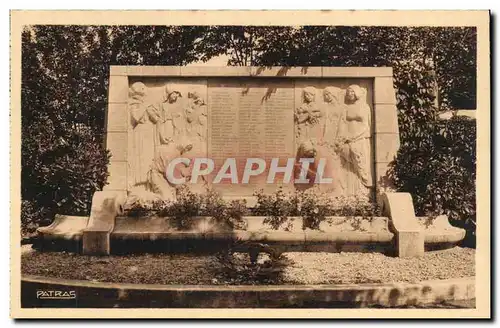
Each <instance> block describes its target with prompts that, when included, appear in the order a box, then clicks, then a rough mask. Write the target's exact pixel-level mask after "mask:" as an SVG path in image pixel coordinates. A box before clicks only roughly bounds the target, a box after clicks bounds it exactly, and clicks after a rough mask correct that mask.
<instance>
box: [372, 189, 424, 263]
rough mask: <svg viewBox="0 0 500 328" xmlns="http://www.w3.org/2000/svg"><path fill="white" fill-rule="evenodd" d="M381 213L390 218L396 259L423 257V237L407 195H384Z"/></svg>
mask: <svg viewBox="0 0 500 328" xmlns="http://www.w3.org/2000/svg"><path fill="white" fill-rule="evenodd" d="M382 202H383V212H384V214H386V215H387V216H389V218H390V225H389V227H390V228H391V230H392V231H393V232H394V233H395V235H396V239H395V249H396V255H397V256H398V257H413V256H422V255H424V251H425V248H424V243H425V236H424V232H423V230H422V227H421V225H420V224H419V223H418V221H417V218H416V217H415V210H414V209H413V201H412V198H411V195H410V194H409V193H390V192H388V193H385V194H383V195H382Z"/></svg>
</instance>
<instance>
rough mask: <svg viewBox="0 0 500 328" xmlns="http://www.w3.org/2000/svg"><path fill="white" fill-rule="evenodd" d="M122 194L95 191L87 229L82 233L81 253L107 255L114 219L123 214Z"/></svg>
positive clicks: (123, 197)
mask: <svg viewBox="0 0 500 328" xmlns="http://www.w3.org/2000/svg"><path fill="white" fill-rule="evenodd" d="M124 202H125V195H124V193H120V192H112V191H111V192H110V191H97V192H95V193H94V196H93V197H92V207H91V209H90V218H89V223H88V225H87V228H86V229H85V230H84V231H83V253H84V254H88V255H109V254H110V252H111V249H110V234H111V231H112V230H113V228H114V226H115V218H116V216H117V215H119V214H121V213H122V212H123V204H124Z"/></svg>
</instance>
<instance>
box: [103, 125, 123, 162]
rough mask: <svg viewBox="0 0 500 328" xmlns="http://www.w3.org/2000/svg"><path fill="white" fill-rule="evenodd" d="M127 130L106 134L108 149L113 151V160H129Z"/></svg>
mask: <svg viewBox="0 0 500 328" xmlns="http://www.w3.org/2000/svg"><path fill="white" fill-rule="evenodd" d="M127 136H128V133H127V132H109V133H108V134H107V135H106V149H109V151H110V152H111V161H113V162H117V161H120V162H121V161H126V160H127V148H128V145H127Z"/></svg>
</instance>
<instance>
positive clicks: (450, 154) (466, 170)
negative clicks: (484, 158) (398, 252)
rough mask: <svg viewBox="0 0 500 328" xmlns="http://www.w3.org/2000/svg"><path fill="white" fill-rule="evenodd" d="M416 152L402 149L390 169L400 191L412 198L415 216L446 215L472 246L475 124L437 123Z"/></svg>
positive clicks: (458, 121)
mask: <svg viewBox="0 0 500 328" xmlns="http://www.w3.org/2000/svg"><path fill="white" fill-rule="evenodd" d="M428 130H429V133H428V135H427V137H426V138H422V140H421V141H420V143H419V144H420V147H419V148H418V149H416V148H415V147H413V145H412V144H406V145H403V146H402V147H401V148H400V150H399V152H398V155H397V158H396V160H395V162H394V163H393V166H392V168H391V173H390V174H391V177H392V179H393V181H394V183H395V186H396V187H397V189H398V190H399V191H403V192H409V193H411V194H412V196H413V201H414V205H415V211H416V214H417V215H432V216H435V215H440V214H446V215H447V216H448V217H449V218H450V220H451V223H452V224H453V225H455V226H458V227H461V228H464V229H466V230H467V232H468V239H469V242H468V244H469V245H471V246H473V245H474V243H475V240H474V239H475V237H474V236H475V226H476V121H475V120H471V119H468V118H460V117H455V118H453V119H451V120H449V121H437V122H435V123H434V124H431V125H430V127H429V129H428Z"/></svg>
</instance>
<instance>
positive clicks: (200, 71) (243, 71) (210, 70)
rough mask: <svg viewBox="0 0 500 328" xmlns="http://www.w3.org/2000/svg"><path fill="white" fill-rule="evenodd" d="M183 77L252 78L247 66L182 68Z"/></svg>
mask: <svg viewBox="0 0 500 328" xmlns="http://www.w3.org/2000/svg"><path fill="white" fill-rule="evenodd" d="M180 74H181V76H250V67H245V66H222V67H217V66H182V67H181V71H180Z"/></svg>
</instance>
